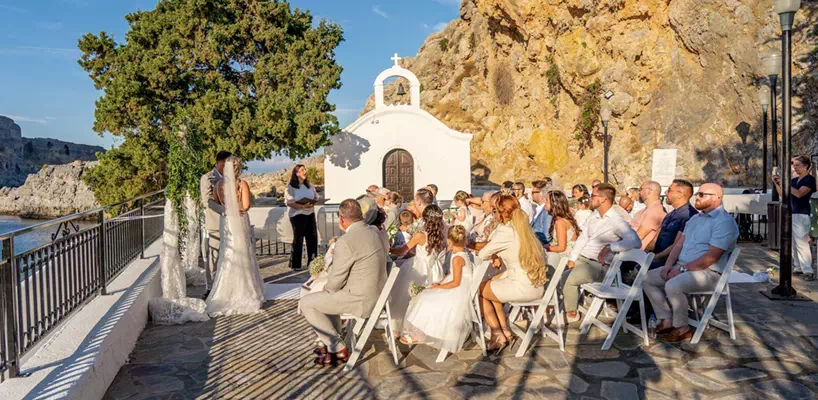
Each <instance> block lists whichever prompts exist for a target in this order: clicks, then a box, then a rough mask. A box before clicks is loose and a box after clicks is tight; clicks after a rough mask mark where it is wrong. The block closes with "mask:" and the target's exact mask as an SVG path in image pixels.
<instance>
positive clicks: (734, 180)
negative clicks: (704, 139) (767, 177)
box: [688, 118, 772, 188]
mask: <svg viewBox="0 0 818 400" xmlns="http://www.w3.org/2000/svg"><path fill="white" fill-rule="evenodd" d="M759 119H760V118H759ZM760 122H761V121H757V122H755V123H754V124H752V125H751V124H750V123H749V122H747V121H742V122H740V123H739V124H738V125H736V126H735V128H734V129H733V132H734V133H735V135H736V136H737V137H738V143H737V144H736V145H734V146H718V147H708V148H703V149H696V151H695V156H696V161H699V162H702V161H703V162H704V166H703V167H702V172H703V174H704V181H705V182H714V183H719V184H723V185H726V186H738V185H746V186H751V187H759V188H760V187H761V180H762V174H763V172H762V171H761V167H762V158H763V154H764V153H763V132H761V128H760V126H761V123H760ZM768 135H769V137H772V135H771V133H770V132H768ZM768 140H769V139H768ZM771 143H772V142H770V144H768V146H770V147H768V157H770V158H772V156H771V154H772V151H771V149H772V144H771ZM768 165H772V163H771V162H768ZM688 179H691V177H688ZM691 180H692V181H694V182H696V181H698V179H691Z"/></svg>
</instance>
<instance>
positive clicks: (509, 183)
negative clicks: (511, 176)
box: [500, 181, 514, 194]
mask: <svg viewBox="0 0 818 400" xmlns="http://www.w3.org/2000/svg"><path fill="white" fill-rule="evenodd" d="M512 186H514V182H512V181H505V182H503V186H502V187H501V188H500V191H501V192H502V193H503V194H512V191H511V187H512Z"/></svg>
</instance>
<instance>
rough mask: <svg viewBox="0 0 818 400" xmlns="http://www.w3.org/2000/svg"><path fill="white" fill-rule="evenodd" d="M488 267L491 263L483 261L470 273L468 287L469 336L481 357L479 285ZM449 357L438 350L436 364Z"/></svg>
mask: <svg viewBox="0 0 818 400" xmlns="http://www.w3.org/2000/svg"><path fill="white" fill-rule="evenodd" d="M489 265H491V261H484V262H481V263H480V264H479V265H477V267H476V268H475V269H474V270H473V271H472V281H471V287H469V290H470V293H471V298H470V301H471V305H472V306H471V307H469V312H470V314H471V321H472V329H471V336H472V339H474V341H475V342H476V343H477V344H478V345H479V346H480V349H481V350H483V356H485V355H486V338H485V336H483V314H482V313H481V312H480V293H479V289H480V283H482V282H483V277H484V276H485V275H486V270H488V268H489ZM448 355H449V352H448V351H447V350H445V349H440V353H438V355H437V359H436V360H435V361H436V362H443V361H445V360H446V356H448Z"/></svg>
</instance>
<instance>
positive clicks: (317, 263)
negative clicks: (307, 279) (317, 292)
mask: <svg viewBox="0 0 818 400" xmlns="http://www.w3.org/2000/svg"><path fill="white" fill-rule="evenodd" d="M325 268H326V265H325V264H324V256H323V255H320V256H318V257H315V258H313V259H312V262H311V263H310V276H312V277H313V278H316V277H318V275H319V274H320V273H321V272H324V269H325Z"/></svg>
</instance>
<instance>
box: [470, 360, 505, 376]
mask: <svg viewBox="0 0 818 400" xmlns="http://www.w3.org/2000/svg"><path fill="white" fill-rule="evenodd" d="M465 374H467V375H480V376H483V377H486V378H491V379H499V378H502V377H503V375H505V374H506V368H505V367H503V366H502V365H497V364H494V363H491V362H488V361H478V362H477V363H475V364H473V365H472V366H471V367H469V369H467V370H466V372H465Z"/></svg>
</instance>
